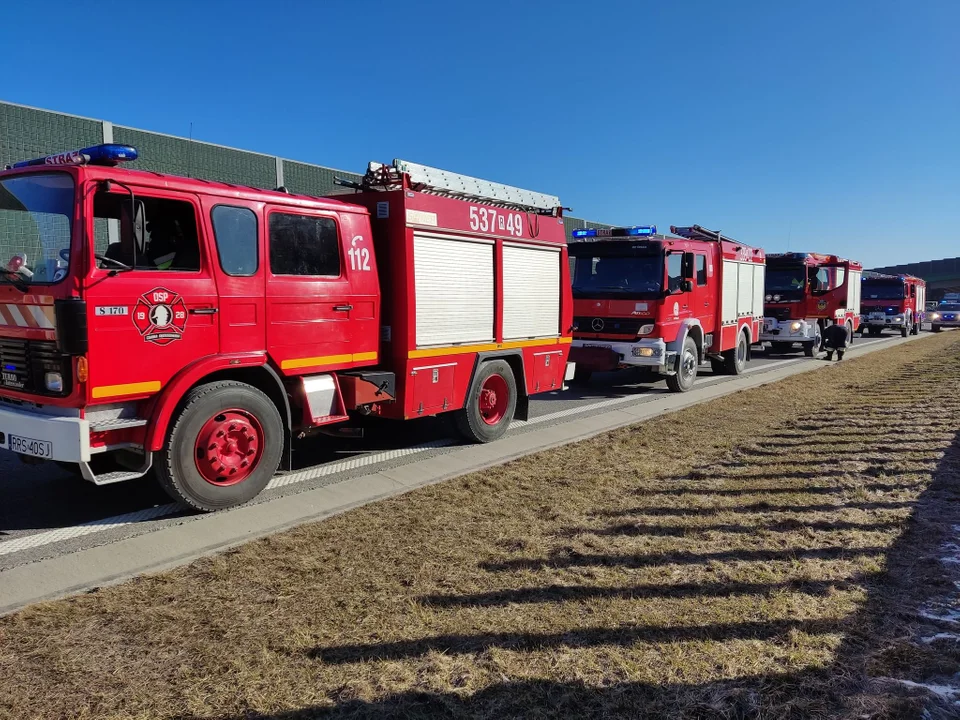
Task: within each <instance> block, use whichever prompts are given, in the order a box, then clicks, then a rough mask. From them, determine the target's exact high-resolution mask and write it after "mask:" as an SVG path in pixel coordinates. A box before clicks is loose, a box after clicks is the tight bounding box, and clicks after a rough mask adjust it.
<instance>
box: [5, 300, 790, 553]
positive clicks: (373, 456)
mask: <svg viewBox="0 0 960 720" xmlns="http://www.w3.org/2000/svg"><path fill="white" fill-rule="evenodd" d="M8 307H9V306H8ZM804 360H806V358H788V359H786V360H778V361H776V362H771V363H766V364H764V365H757V366H755V367H751V368H747V369H746V370H745V371H744V373H743V374H747V373H752V372H760V371H763V370H769V369H771V368H774V367H777V366H780V365H788V364H791V363H798V362H803V361H804ZM730 378H731V376H722V377H715V378H710V379H709V380H706V379H705V380H704V381H703V382H702V384H705V385H710V384H716V383H718V382H723V381H725V380H729V379H730ZM659 395H662V393H654V394H652V395H650V394H645V395H628V396H626V397H619V398H611V399H609V400H603V401H601V402H597V403H590V404H589V405H578V406H576V407H572V408H567V409H566V410H559V411H557V412H553V413H548V414H546V415H539V416H537V417H535V418H531V419H530V420H527V421H520V420H518V421H515V422H514V423H513V424H512V425H511V427H524V426H527V425H537V424H539V423H544V422H549V421H551V420H556V419H558V418H564V417H569V416H571V415H579V414H581V413H587V412H591V411H592V410H597V409H601V408H605V407H611V406H615V405H622V404H624V403H631V402H641V401H643V399H644V398H650V399H652V398H653V397H656V396H659ZM454 443H455V441H454V440H436V441H433V442H428V443H423V444H421V445H414V446H413V447H409V448H398V449H396V450H385V451H383V452H377V453H370V454H368V455H360V456H358V457H354V458H351V459H349V460H341V461H340V462H333V463H327V464H324V465H317V466H314V467H312V468H308V469H306V470H300V471H297V472H292V473H288V474H286V475H277V476H276V477H274V478H273V479H272V480H271V481H270V483H269V484H268V485H267V489H273V488H280V487H286V486H288V485H294V484H297V483H301V482H306V481H307V480H315V479H317V478H320V477H327V476H329V475H336V474H337V473H341V472H347V471H349V470H355V469H357V468H361V467H367V466H370V465H375V464H377V463H381V462H387V461H389V460H395V459H397V458H401V457H406V456H409V455H415V454H417V453H421V452H426V451H428V450H435V449H437V448H442V447H448V446H450V445H453V444H454ZM184 509H185V507H184V506H183V505H180V504H178V503H170V504H167V505H157V506H156V507H152V508H146V509H144V510H138V511H136V512H132V513H125V514H123V515H114V516H112V517H107V518H103V519H101V520H93V521H91V522H87V523H83V524H81V525H69V526H66V527H62V528H57V529H55V530H47V531H44V532H39V533H35V534H33V535H26V536H21V537H16V538H13V539H11V540H4V541H2V542H0V556H3V555H11V554H13V553H17V552H22V551H24V550H31V549H34V548H38V547H43V546H44V545H50V544H53V543H58V542H65V541H67V540H73V539H76V538H78V537H83V536H85V535H91V534H93V533H99V532H105V531H107V530H113V529H116V528H121V527H124V526H126V525H133V524H135V523H140V522H144V521H146V520H156V519H158V518H162V517H165V516H167V515H172V514H174V513H176V512H179V511H180V510H184Z"/></svg>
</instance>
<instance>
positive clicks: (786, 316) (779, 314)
mask: <svg viewBox="0 0 960 720" xmlns="http://www.w3.org/2000/svg"><path fill="white" fill-rule="evenodd" d="M763 314H764V315H766V316H767V317H772V318H774V319H776V320H777V321H779V322H783V321H784V320H790V319H791V317H790V315H792V314H793V308H789V307H784V308H769V309H765V310H764V311H763Z"/></svg>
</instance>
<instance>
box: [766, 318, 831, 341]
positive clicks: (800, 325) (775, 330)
mask: <svg viewBox="0 0 960 720" xmlns="http://www.w3.org/2000/svg"><path fill="white" fill-rule="evenodd" d="M794 326H796V329H795V328H794ZM816 339H817V326H816V324H814V323H809V322H807V321H806V320H777V319H775V318H764V319H763V330H762V331H761V332H760V342H786V343H795V342H799V343H804V342H814V341H815V340H816Z"/></svg>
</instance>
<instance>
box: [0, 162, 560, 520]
mask: <svg viewBox="0 0 960 720" xmlns="http://www.w3.org/2000/svg"><path fill="white" fill-rule="evenodd" d="M135 158H136V150H135V149H134V148H131V147H126V146H119V145H103V146H95V147H91V148H85V149H83V150H79V151H75V152H71V153H64V154H61V155H55V156H50V157H46V158H40V159H37V160H33V161H27V162H24V163H19V164H18V165H16V166H14V167H13V168H10V169H8V170H7V171H5V172H0V254H3V256H4V257H5V258H10V259H9V262H7V260H4V261H3V262H4V263H7V264H5V265H3V266H0V366H2V376H0V448H3V449H8V450H11V451H13V452H15V453H18V454H19V455H20V456H21V457H22V458H25V459H27V460H30V461H43V460H51V461H55V462H58V463H61V464H64V465H66V466H68V467H70V468H74V469H75V470H76V471H77V472H78V473H79V474H80V475H82V477H83V478H85V479H86V480H88V481H90V482H93V483H95V484H98V485H101V484H106V483H113V482H118V481H121V480H130V479H135V478H140V477H143V476H145V475H147V474H150V473H154V474H156V476H157V478H158V479H159V480H160V483H161V485H163V487H164V488H165V489H166V490H167V491H168V492H169V493H170V494H171V496H173V497H174V498H175V499H177V500H181V501H184V502H186V503H188V504H189V505H191V506H192V507H194V508H197V509H200V510H207V511H209V510H216V509H220V508H224V507H229V506H232V505H236V504H239V503H242V502H245V501H246V500H249V499H250V498H252V497H253V496H255V495H256V494H258V493H259V492H260V491H261V490H263V489H264V488H265V487H266V485H267V483H268V482H269V481H270V479H271V477H272V476H273V475H274V473H275V472H276V470H277V468H278V467H281V466H282V467H284V468H288V469H289V468H290V466H291V462H292V441H293V439H294V438H298V437H303V436H305V435H308V434H310V433H312V432H314V431H317V430H318V429H320V428H324V427H325V426H328V425H333V424H337V423H343V422H345V421H347V420H349V419H350V418H351V416H355V415H358V414H362V415H374V416H381V417H385V418H394V419H413V418H418V417H426V416H430V415H437V414H440V413H444V412H451V413H453V414H454V415H455V419H456V425H457V427H458V429H459V430H460V432H461V434H462V435H463V436H464V437H465V438H467V439H469V440H472V441H475V442H486V441H490V440H494V439H496V438H498V437H500V436H501V435H503V433H504V432H505V431H506V429H507V426H508V425H509V423H510V421H511V420H512V419H513V417H514V416H515V415H519V416H520V417H524V416H525V413H526V408H527V399H528V397H529V395H531V394H534V393H537V392H545V391H550V390H556V389H560V388H561V387H562V386H563V384H564V379H565V378H566V377H567V376H572V368H569V369H568V368H567V363H566V360H567V355H568V351H569V347H570V342H571V337H570V326H571V324H572V308H573V305H572V298H571V295H570V289H569V288H570V283H569V275H568V272H569V270H568V263H567V256H566V242H565V234H564V228H563V219H562V217H561V214H562V213H561V211H560V202H559V200H558V199H557V198H555V197H553V196H549V195H543V194H540V193H533V192H529V191H525V190H520V189H519V188H512V187H510V186H506V185H500V184H496V183H487V182H485V181H482V180H478V179H476V178H469V177H467V176H463V175H455V174H452V173H445V172H443V171H439V170H436V169H433V168H428V167H425V166H421V165H415V164H412V163H405V162H403V161H395V162H394V164H393V165H379V164H377V163H371V165H370V168H369V170H368V172H367V174H366V176H365V177H364V179H363V182H362V183H359V184H357V185H355V186H354V189H355V190H356V191H357V194H355V195H341V196H338V198H337V199H332V198H317V197H307V196H301V195H293V194H290V193H288V192H286V191H284V190H283V189H282V188H279V189H277V190H273V191H266V190H259V189H255V188H249V187H240V186H236V185H228V184H224V183H215V182H208V181H204V180H196V179H188V178H182V177H174V176H170V175H163V174H159V173H153V172H145V171H138V170H131V169H126V168H123V167H120V163H122V162H124V161H126V160H130V159H135Z"/></svg>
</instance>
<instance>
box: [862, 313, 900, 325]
mask: <svg viewBox="0 0 960 720" xmlns="http://www.w3.org/2000/svg"><path fill="white" fill-rule="evenodd" d="M906 324H907V320H906V318H905V317H904V316H903V315H887V314H886V313H870V314H869V315H861V316H860V326H861V327H863V326H864V325H866V326H867V327H889V328H897V329H900V328H903V327H906Z"/></svg>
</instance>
